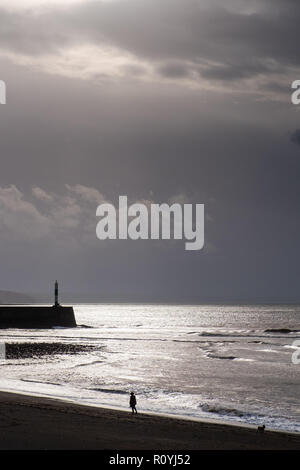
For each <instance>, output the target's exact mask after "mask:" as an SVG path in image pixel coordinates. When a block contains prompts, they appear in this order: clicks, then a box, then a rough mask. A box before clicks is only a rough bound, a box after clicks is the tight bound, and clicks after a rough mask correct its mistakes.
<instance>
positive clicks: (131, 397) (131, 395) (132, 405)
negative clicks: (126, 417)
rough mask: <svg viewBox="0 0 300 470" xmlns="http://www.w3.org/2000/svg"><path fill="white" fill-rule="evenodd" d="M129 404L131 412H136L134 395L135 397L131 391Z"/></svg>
mask: <svg viewBox="0 0 300 470" xmlns="http://www.w3.org/2000/svg"><path fill="white" fill-rule="evenodd" d="M129 406H130V407H131V409H132V414H133V413H134V412H136V413H137V411H136V397H135V394H134V393H133V392H131V394H130V400H129Z"/></svg>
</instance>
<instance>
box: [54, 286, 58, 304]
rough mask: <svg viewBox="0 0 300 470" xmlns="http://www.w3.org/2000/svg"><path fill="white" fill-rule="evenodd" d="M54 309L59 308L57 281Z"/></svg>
mask: <svg viewBox="0 0 300 470" xmlns="http://www.w3.org/2000/svg"><path fill="white" fill-rule="evenodd" d="M54 307H59V303H58V282H57V281H55V284H54Z"/></svg>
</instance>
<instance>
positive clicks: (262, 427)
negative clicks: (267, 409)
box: [256, 424, 266, 433]
mask: <svg viewBox="0 0 300 470" xmlns="http://www.w3.org/2000/svg"><path fill="white" fill-rule="evenodd" d="M265 427H266V426H265V425H264V424H263V425H262V426H257V431H256V432H259V433H263V432H265Z"/></svg>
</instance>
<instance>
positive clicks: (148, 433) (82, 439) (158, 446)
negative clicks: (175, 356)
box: [0, 391, 300, 450]
mask: <svg viewBox="0 0 300 470" xmlns="http://www.w3.org/2000/svg"><path fill="white" fill-rule="evenodd" d="M0 418H1V419H0V431H1V436H2V437H1V439H0V449H2V450H4V449H6V450H18V449H20V450H24V449H28V450H40V449H53V450H58V449H68V450H75V449H85V450H98V449H99V450H116V449H119V450H183V449H184V450H225V449H226V450H275V449H281V450H296V449H298V450H300V433H297V432H285V431H281V430H271V429H266V430H265V432H264V433H263V434H261V433H257V429H256V427H255V426H251V425H247V424H243V423H241V424H240V423H231V422H230V423H228V422H224V421H219V420H218V421H217V420H206V419H205V420H204V419H197V418H196V419H193V418H190V417H186V418H182V417H178V416H174V415H160V414H156V413H149V412H147V413H143V412H139V413H138V414H137V415H134V416H132V415H131V411H130V410H129V411H124V410H122V409H114V408H109V407H98V406H93V405H83V404H78V403H74V402H72V401H64V400H61V399H57V398H49V397H47V398H46V397H41V396H35V395H26V394H22V393H14V392H7V391H0Z"/></svg>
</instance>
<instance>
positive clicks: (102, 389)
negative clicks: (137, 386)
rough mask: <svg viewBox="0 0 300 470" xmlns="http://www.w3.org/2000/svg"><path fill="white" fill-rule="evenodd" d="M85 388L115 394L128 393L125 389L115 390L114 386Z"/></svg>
mask: <svg viewBox="0 0 300 470" xmlns="http://www.w3.org/2000/svg"><path fill="white" fill-rule="evenodd" d="M87 390H95V391H96V392H102V393H112V394H117V395H128V392H127V391H125V390H116V389H114V388H88V389H87Z"/></svg>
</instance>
